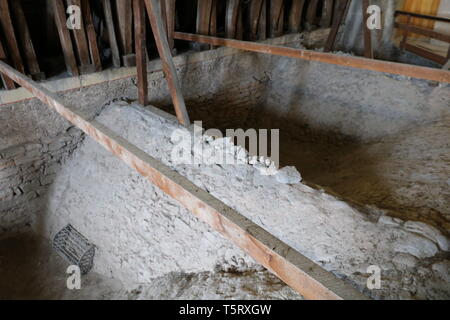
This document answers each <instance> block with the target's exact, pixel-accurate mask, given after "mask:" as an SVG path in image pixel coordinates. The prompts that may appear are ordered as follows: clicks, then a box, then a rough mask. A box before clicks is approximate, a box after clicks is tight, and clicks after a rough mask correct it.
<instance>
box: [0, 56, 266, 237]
mask: <svg viewBox="0 0 450 320" xmlns="http://www.w3.org/2000/svg"><path fill="white" fill-rule="evenodd" d="M201 54H203V53H200V55H201ZM194 55H195V54H194ZM194 55H192V56H194ZM197 55H198V54H197ZM204 56H205V58H204V59H197V60H196V62H193V63H189V58H187V60H188V61H187V62H188V63H187V64H185V65H182V66H180V67H179V68H178V73H179V76H180V79H181V81H182V86H183V89H184V90H183V91H184V93H185V98H186V101H187V105H188V107H189V113H190V116H191V119H192V120H193V121H194V120H201V119H206V118H208V119H210V120H209V121H207V123H205V124H206V125H208V126H210V127H211V126H214V127H219V126H220V125H222V126H225V127H232V128H233V127H235V126H239V125H242V123H243V122H244V120H245V119H246V118H247V116H248V114H249V113H250V111H251V108H252V107H253V106H255V105H256V104H258V103H259V99H260V97H261V96H262V95H263V92H264V89H265V86H266V83H265V81H264V74H263V73H262V72H260V71H259V70H262V69H259V68H258V69H257V68H254V66H255V62H254V60H255V59H256V57H255V56H254V55H249V54H243V55H238V56H236V55H234V54H232V55H230V54H228V55H225V56H220V55H216V54H214V55H209V56H208V54H204ZM188 57H190V56H188ZM252 68H253V69H252ZM242 70H253V71H251V72H245V73H243V72H242ZM135 84H136V79H135V78H127V79H122V80H116V81H110V82H105V83H103V84H100V85H95V86H90V87H84V88H81V89H79V90H75V91H70V92H66V93H63V94H61V97H62V98H63V99H64V101H65V102H66V103H67V104H70V105H74V106H76V107H78V108H80V110H82V111H83V112H85V113H86V114H87V115H88V117H91V118H92V117H94V116H95V115H96V114H98V113H99V112H100V110H101V109H102V107H103V106H104V105H105V104H107V103H109V102H111V101H113V100H115V99H125V100H136V99H137V97H136V94H137V89H136V86H135ZM50 88H51V84H50ZM149 97H150V102H151V103H152V104H153V105H157V106H159V107H163V108H164V109H165V110H167V111H170V112H172V113H174V111H173V107H172V106H171V98H170V95H169V93H168V88H167V84H166V81H165V79H164V76H163V73H162V72H161V71H157V72H153V73H150V74H149ZM0 100H1V99H0ZM0 128H1V131H0V236H1V235H3V234H5V233H6V232H7V231H14V230H18V229H21V228H23V227H26V226H29V225H31V224H33V220H34V219H35V215H36V214H39V213H40V212H41V211H42V210H44V209H43V208H45V204H46V203H45V202H46V200H45V193H46V191H47V189H48V186H49V185H50V184H51V183H52V182H53V180H54V177H55V174H56V173H57V172H58V171H59V169H60V167H61V164H62V163H64V161H65V160H66V159H67V158H68V157H69V156H70V154H71V153H72V152H73V150H74V149H75V148H76V147H77V146H78V144H79V142H80V141H81V140H82V139H83V137H84V136H83V135H82V133H81V132H80V131H79V130H78V129H76V128H74V127H72V126H71V124H70V123H69V122H67V121H65V120H64V119H63V118H62V117H61V116H59V115H58V114H57V113H56V112H54V111H52V110H50V109H49V107H47V106H46V105H44V104H43V103H41V102H39V101H38V100H37V99H31V100H27V101H22V102H18V103H14V104H8V105H1V106H0Z"/></svg>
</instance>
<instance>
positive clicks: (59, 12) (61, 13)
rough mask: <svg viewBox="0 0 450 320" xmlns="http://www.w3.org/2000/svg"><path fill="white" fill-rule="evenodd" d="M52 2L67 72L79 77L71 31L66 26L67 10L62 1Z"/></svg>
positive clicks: (54, 0) (55, 0) (53, 0)
mask: <svg viewBox="0 0 450 320" xmlns="http://www.w3.org/2000/svg"><path fill="white" fill-rule="evenodd" d="M51 1H52V5H53V13H54V15H55V23H56V28H57V29H58V34H59V40H60V41H61V47H62V50H63V54H64V61H65V62H66V68H67V71H68V72H69V73H70V74H71V75H72V76H78V75H80V73H79V72H78V66H77V60H76V58H75V52H74V51H73V45H72V39H71V38H70V32H69V29H68V28H67V26H66V22H67V21H66V9H65V8H64V4H63V2H62V0H51Z"/></svg>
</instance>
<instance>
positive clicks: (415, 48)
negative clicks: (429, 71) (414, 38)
mask: <svg viewBox="0 0 450 320" xmlns="http://www.w3.org/2000/svg"><path fill="white" fill-rule="evenodd" d="M402 48H403V49H405V50H408V51H409V52H412V53H414V54H417V55H418V56H421V57H424V58H425V59H428V60H431V61H434V62H436V63H438V64H440V65H445V64H446V63H447V61H448V58H447V57H443V56H441V55H438V54H436V53H434V52H431V51H428V50H425V49H422V48H420V47H418V46H414V45H412V44H409V43H404V44H403V45H402Z"/></svg>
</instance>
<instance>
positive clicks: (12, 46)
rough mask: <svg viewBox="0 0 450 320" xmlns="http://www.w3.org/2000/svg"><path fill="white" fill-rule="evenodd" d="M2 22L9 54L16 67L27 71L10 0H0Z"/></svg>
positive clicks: (21, 70)
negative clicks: (13, 22) (12, 18)
mask: <svg viewBox="0 0 450 320" xmlns="http://www.w3.org/2000/svg"><path fill="white" fill-rule="evenodd" d="M0 23H1V25H2V27H3V32H4V35H5V39H6V44H7V47H8V50H9V55H10V57H11V61H12V63H13V65H14V67H15V68H16V69H17V70H19V71H20V72H22V73H25V68H24V66H23V61H22V56H21V55H20V50H19V46H18V44H17V39H16V35H15V33H14V28H13V24H12V21H11V15H10V11H9V5H8V0H0Z"/></svg>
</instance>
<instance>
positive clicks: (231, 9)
mask: <svg viewBox="0 0 450 320" xmlns="http://www.w3.org/2000/svg"><path fill="white" fill-rule="evenodd" d="M239 6H240V0H228V1H227V7H226V12H225V29H226V35H227V38H230V39H235V38H236V34H237V20H238V19H239Z"/></svg>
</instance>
